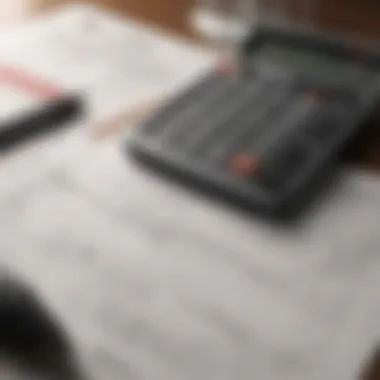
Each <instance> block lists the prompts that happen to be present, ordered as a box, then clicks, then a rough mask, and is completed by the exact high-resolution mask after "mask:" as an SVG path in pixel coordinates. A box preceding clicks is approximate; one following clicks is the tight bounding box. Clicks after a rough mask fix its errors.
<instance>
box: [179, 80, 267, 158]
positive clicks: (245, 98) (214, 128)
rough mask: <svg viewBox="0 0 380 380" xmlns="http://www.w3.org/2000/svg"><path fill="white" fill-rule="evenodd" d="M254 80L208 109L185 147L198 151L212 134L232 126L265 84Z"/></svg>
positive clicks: (214, 134)
mask: <svg viewBox="0 0 380 380" xmlns="http://www.w3.org/2000/svg"><path fill="white" fill-rule="evenodd" d="M255 82H256V83H252V84H250V85H247V86H245V87H242V88H241V90H240V89H239V90H238V91H237V92H236V94H235V96H231V98H230V97H229V99H228V102H226V101H225V102H222V103H220V105H218V108H217V109H215V110H212V109H210V112H212V113H211V114H210V115H205V117H204V123H202V124H201V125H200V128H198V129H196V130H195V131H193V132H192V134H191V135H190V136H189V137H188V139H187V141H186V147H187V148H188V149H189V150H197V151H198V152H200V151H201V150H202V148H204V146H207V142H208V141H209V140H210V139H211V138H212V137H213V136H217V135H218V134H220V133H223V130H224V128H225V127H226V126H227V127H229V128H233V127H234V124H236V121H235V120H234V119H235V118H238V117H239V114H240V113H242V112H244V110H245V108H247V107H249V106H251V104H252V103H253V102H255V101H256V100H257V98H258V97H259V96H260V94H261V93H262V91H263V89H264V88H265V86H266V84H265V82H264V81H263V80H260V79H259V80H257V81H255ZM217 138H218V137H216V139H217Z"/></svg>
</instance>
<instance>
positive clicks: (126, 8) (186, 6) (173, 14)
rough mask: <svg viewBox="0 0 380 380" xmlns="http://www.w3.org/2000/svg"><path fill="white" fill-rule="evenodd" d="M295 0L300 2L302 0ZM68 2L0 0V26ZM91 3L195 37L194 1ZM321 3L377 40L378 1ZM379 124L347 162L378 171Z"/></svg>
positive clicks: (327, 17)
mask: <svg viewBox="0 0 380 380" xmlns="http://www.w3.org/2000/svg"><path fill="white" fill-rule="evenodd" d="M295 1H298V2H300V1H302V0H295ZM363 1H364V0H363ZM68 2H69V1H63V0H24V1H22V0H20V1H14V0H2V1H1V3H0V22H1V23H2V25H15V24H17V23H22V22H23V21H24V20H26V19H28V18H30V17H33V16H35V15H37V14H41V13H44V12H47V11H49V10H51V9H53V8H54V6H57V5H59V4H60V3H68ZM71 2H72V1H71ZM92 2H93V3H96V4H101V5H103V6H106V7H108V8H110V9H112V10H116V11H118V12H120V13H125V14H128V16H132V17H138V18H140V19H141V20H143V21H144V20H145V21H148V22H150V23H153V24H156V25H160V26H163V27H165V28H167V29H169V30H171V31H173V32H175V33H177V34H180V35H183V36H184V37H186V38H191V39H194V38H196V36H195V34H194V32H193V31H192V30H191V28H190V26H189V22H188V11H189V10H190V8H191V6H192V3H193V2H192V1H191V0H161V1H160V2H153V1H149V0H93V1H92ZM324 3H326V6H324V7H323V9H321V11H320V13H319V16H318V20H319V22H321V23H323V24H324V25H326V26H330V27H332V26H336V25H339V26H340V27H342V28H343V29H345V30H350V31H354V32H356V33H361V34H364V35H368V36H371V37H379V40H380V23H379V22H378V15H379V14H380V13H379V12H380V3H378V2H377V1H375V0H367V1H366V5H365V6H362V7H360V6H359V4H361V3H363V2H360V1H355V0H347V1H340V0H335V1H330V2H329V1H328V0H325V1H324ZM343 8H344V11H343ZM378 126H379V125H378V123H372V125H370V126H369V127H368V129H367V130H366V131H365V133H364V134H363V137H362V139H361V141H360V142H356V143H355V145H354V146H353V147H352V148H351V149H350V150H349V151H348V154H347V161H348V162H350V163H354V164H355V165H357V164H358V165H361V166H364V167H366V168H369V169H371V170H373V171H375V172H377V171H378V172H380V132H379V131H378V128H377V127H378ZM374 363H375V364H373V365H371V366H370V367H371V370H370V371H369V373H368V374H367V375H365V379H368V380H376V379H378V380H380V368H379V367H380V365H379V363H380V359H379V358H377V359H376V360H374ZM372 367H373V368H372ZM339 380H340V379H339Z"/></svg>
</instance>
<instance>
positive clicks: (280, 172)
mask: <svg viewBox="0 0 380 380" xmlns="http://www.w3.org/2000/svg"><path fill="white" fill-rule="evenodd" d="M308 159H309V151H308V149H307V147H306V146H304V145H302V144H296V143H295V144H288V145H287V146H285V147H280V148H279V149H278V150H275V151H274V152H273V153H272V155H270V156H269V157H268V158H267V159H263V160H262V162H261V166H260V175H259V177H260V182H261V183H262V184H263V185H264V186H265V187H267V188H269V189H271V190H281V189H283V188H284V187H285V186H286V184H287V183H288V182H289V181H293V179H294V178H295V177H296V176H297V175H298V174H300V173H301V171H302V169H303V168H304V167H305V165H306V164H307V161H308Z"/></svg>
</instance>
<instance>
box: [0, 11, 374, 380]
mask: <svg viewBox="0 0 380 380" xmlns="http://www.w3.org/2000/svg"><path fill="white" fill-rule="evenodd" d="M77 9H80V12H78V13H77ZM82 9H83V8H74V10H73V11H71V10H70V9H69V11H68V13H63V14H62V15H61V16H60V18H59V20H61V21H62V20H63V21H64V22H63V21H62V22H63V23H68V25H75V23H74V21H73V19H75V20H77V18H81V17H83V13H82V12H83V11H82ZM92 12H93V10H91V12H90V13H91V15H93V13H92ZM96 15H97V16H96V17H100V14H99V13H96ZM71 17H73V19H72V18H71ZM91 17H92V16H91ZM101 18H102V17H101ZM106 18H107V20H108V16H107V17H106ZM61 21H60V22H61ZM60 22H59V25H61V24H60ZM53 24H54V23H53ZM111 24H112V22H111ZM116 24H117V25H119V24H118V22H116V21H115V25H116ZM124 28H125V30H127V29H128V33H126V35H127V34H128V36H133V38H135V39H136V40H138V41H139V42H138V44H139V45H141V46H143V45H144V44H145V45H146V46H149V52H151V49H153V51H155V52H156V53H155V57H159V58H158V60H159V59H161V58H160V57H161V56H162V55H164V56H165V57H167V58H168V61H165V62H161V64H162V65H163V66H165V65H167V66H165V67H164V68H163V70H164V71H165V70H167V67H168V68H170V69H169V70H168V71H169V72H170V70H171V69H173V76H171V75H168V77H167V78H166V79H165V80H163V81H162V83H161V82H160V80H157V82H155V79H154V77H155V74H156V73H157V72H158V71H157V72H156V71H154V72H153V73H152V72H151V71H150V65H148V66H145V64H146V61H144V62H141V67H144V70H143V71H144V72H146V77H145V82H144V83H143V79H144V75H142V73H140V76H139V80H136V82H133V80H132V79H133V78H132V79H130V78H129V79H128V81H130V82H131V83H133V85H132V86H129V87H128V86H127V87H122V86H120V89H118V91H115V93H113V94H112V96H111V95H110V93H109V91H111V89H113V88H114V86H113V85H111V83H114V82H112V81H111V80H110V77H109V75H110V73H107V64H106V63H104V62H103V61H102V60H103V59H104V57H102V59H101V60H100V61H99V62H98V66H96V67H97V70H98V69H99V72H102V75H99V76H98V74H97V73H98V71H97V70H95V69H94V71H91V70H90V73H89V75H88V76H87V77H85V78H84V80H83V82H80V81H81V78H80V77H81V75H79V74H78V73H79V72H80V69H78V68H77V64H76V63H75V64H74V63H73V64H72V67H71V69H70V70H69V71H68V72H67V73H66V74H67V77H66V74H65V76H64V81H63V82H65V83H66V84H67V85H68V87H70V86H72V87H73V88H74V87H75V86H76V85H78V83H79V82H80V83H79V84H80V86H82V85H83V86H84V85H87V86H90V87H91V88H92V89H93V90H94V93H96V94H97V95H96V96H94V98H92V99H93V100H94V99H98V100H97V101H98V102H99V103H96V102H95V100H94V103H93V104H98V106H99V107H100V108H99V110H98V113H97V114H96V115H101V114H104V113H106V112H107V111H109V110H110V109H112V107H114V106H115V105H114V102H115V103H116V104H119V105H120V104H121V103H123V102H124V101H125V102H126V103H128V102H129V101H130V99H132V97H133V95H135V94H136V93H140V92H139V91H140V90H139V89H142V90H141V94H142V93H143V92H144V91H145V90H146V91H147V92H148V88H149V89H150V86H151V85H152V83H155V85H154V86H152V87H155V88H157V89H161V86H162V88H164V87H165V88H166V91H167V90H168V89H170V88H171V85H172V84H173V83H174V82H176V81H177V79H178V78H179V77H182V76H183V77H186V76H187V75H188V74H189V72H187V69H186V68H183V69H184V70H183V71H182V69H181V67H182V66H181V63H180V62H182V59H183V58H184V57H189V56H190V55H191V54H194V57H195V56H197V54H198V53H196V52H194V51H192V50H191V49H190V50H189V51H188V52H186V51H187V49H188V48H184V47H180V46H177V44H176V43H174V42H173V43H172V42H168V41H167V40H165V39H163V38H162V37H160V35H158V34H154V35H152V33H151V32H149V31H145V30H141V27H137V26H136V25H135V24H128V25H125V26H124ZM53 29H54V28H53ZM64 29H65V32H70V27H66V28H64ZM54 30H55V29H54ZM38 35H39V36H40V37H41V36H43V37H45V38H47V39H48V40H49V41H50V38H52V36H50V35H49V36H46V35H45V34H44V33H42V34H38ZM116 35H117V36H119V34H118V33H116ZM107 36H110V35H108V34H107ZM54 38H55V37H54ZM65 38H66V37H65ZM131 38H132V37H131ZM111 40H112V38H111ZM116 40H117V41H118V38H116ZM130 41H131V40H130ZM87 42H88V40H87V39H86V38H84V43H85V44H86V43H87ZM78 43H80V44H81V43H82V42H80V41H79V42H78ZM118 43H119V42H117V44H118ZM15 46H16V45H14V46H12V47H9V49H10V51H15V52H16V51H17V52H19V50H17V49H16V48H15ZM81 46H82V45H81ZM126 46H127V45H126ZM141 46H140V47H141ZM92 48H93V47H92V45H91V44H90V45H89V49H90V50H91V49H92ZM166 49H168V50H166ZM116 50H117V49H116ZM140 50H144V49H143V48H142V49H140ZM69 51H70V59H73V62H74V58H73V56H71V53H72V52H73V51H72V50H71V45H70V47H69ZM133 51H134V52H135V51H136V50H133ZM167 51H171V52H174V51H175V52H176V53H173V54H172V55H170V54H168V55H167V54H166V53H165V54H163V52H167ZM149 52H148V51H147V52H146V54H150V53H149ZM4 54H5V53H4ZM41 54H42V53H41ZM89 54H90V53H89ZM91 54H92V53H91ZM91 54H90V55H91ZM95 55H96V54H95ZM5 56H6V57H7V59H9V60H10V61H12V62H14V63H16V62H17V64H20V65H22V62H23V61H22V59H21V58H20V57H22V54H21V53H20V55H19V54H18V53H17V54H16V53H15V54H14V55H13V53H12V54H8V55H6V54H5ZM36 56H38V54H37V55H36ZM86 57H87V56H86ZM140 57H141V56H140ZM169 57H170V58H169ZM119 58H120V57H119ZM119 58H117V59H116V58H115V60H114V61H113V62H114V63H117V65H119V64H120V66H117V65H116V66H117V67H119V68H120V67H123V66H122V64H121V63H120V61H119ZM70 59H69V61H70ZM155 59H157V58H153V57H152V63H154V62H156V61H155ZM133 60H135V61H134V65H135V66H133V65H132V67H134V68H135V69H136V70H137V67H140V65H139V63H138V59H137V57H136V56H135V57H133V58H131V62H132V61H133ZM37 61H38V60H36V62H37ZM40 62H42V60H41V61H40ZM44 62H45V64H46V66H44V72H48V71H49V70H48V69H49V68H50V69H51V73H52V74H51V75H52V77H53V76H54V75H53V68H54V67H53V66H54V65H51V67H50V66H49V64H48V63H46V62H47V61H44ZM70 62H71V61H70ZM196 62H198V64H196ZM193 63H194V68H193V69H194V70H195V71H197V70H199V69H201V67H202V66H203V65H206V64H208V63H209V60H208V58H207V57H203V58H202V57H199V60H198V61H196V60H194V61H193ZM123 64H124V63H123ZM66 65H67V66H68V67H70V64H69V63H66V64H65V66H66ZM153 66H154V67H156V65H153ZM41 67H42V66H41ZM102 67H103V69H104V71H102V70H101V68H102ZM39 68H40V66H39V64H36V66H35V69H36V70H38V69H39ZM174 68H177V69H178V70H179V71H178V72H176V71H175V70H174ZM77 69H78V71H76V70H77ZM193 69H191V70H190V71H192V70H193ZM61 70H63V67H61ZM58 71H59V70H58V69H57V72H58ZM148 71H149V73H150V74H149V75H148ZM132 72H133V75H135V74H136V75H137V71H132ZM115 73H116V72H115ZM160 73H161V71H160ZM121 74H123V75H124V70H119V71H117V75H121ZM71 75H72V76H71ZM123 75H121V76H123ZM150 75H152V80H150V78H151V77H150ZM125 76H126V77H127V76H128V75H127V71H125ZM73 78H74V79H73ZM99 78H100V79H99ZM107 78H108V79H107ZM168 78H169V79H168ZM108 80H109V81H108ZM113 80H115V81H116V74H115V77H114V78H113ZM122 80H123V79H122V78H121V77H120V82H122ZM85 82H86V83H87V84H86V83H85ZM140 82H141V83H140ZM147 82H149V83H147ZM164 82H165V83H164ZM80 86H79V87H80ZM90 87H88V88H90ZM97 91H98V92H97ZM111 92H112V91H111ZM89 93H90V95H91V94H92V91H90V90H89ZM107 94H108V95H109V96H106V95H107ZM99 99H103V102H100V100H99ZM107 99H108V101H107ZM118 102H120V103H118ZM124 149H125V148H124V147H123V146H122V141H120V140H119V139H113V140H110V141H109V142H108V143H104V142H103V143H99V142H93V141H91V140H90V139H89V134H88V133H86V128H85V127H84V126H83V125H78V126H77V127H76V128H75V129H73V130H72V131H70V132H68V133H62V134H61V135H56V136H55V137H53V138H52V137H50V138H45V139H43V140H41V141H39V142H38V143H35V144H31V145H30V146H28V147H27V148H26V149H25V148H24V149H23V150H20V151H15V152H13V153H12V154H10V155H9V156H7V157H4V158H3V162H2V165H1V166H0V176H1V177H2V178H3V179H4V181H3V182H2V184H1V186H0V230H1V231H2V232H1V239H0V252H1V259H2V260H3V262H4V263H6V264H7V265H9V266H11V267H12V268H14V269H15V270H16V271H17V272H19V273H21V274H23V275H24V276H25V278H27V279H29V280H30V281H31V282H32V283H33V284H35V285H36V287H37V288H38V289H39V291H40V292H41V294H43V295H44V296H45V297H46V299H47V300H48V301H49V302H50V304H51V305H52V306H53V307H54V308H55V310H56V311H57V312H58V313H59V315H60V317H61V318H62V320H63V321H64V322H65V323H66V324H67V326H68V327H69V328H70V331H71V333H72V335H73V337H74V340H75V343H76V344H77V347H78V349H79V352H80V353H81V356H82V358H83V361H84V363H85V366H86V368H87V369H88V371H89V372H91V373H92V374H93V376H94V378H95V379H105V380H106V379H107V380H117V379H125V378H128V379H152V380H153V379H154V380H157V379H163V380H164V379H165V380H177V379H181V380H187V379H189V380H194V379H197V380H214V379H215V380H231V379H237V380H252V379H257V380H287V379H292V380H317V379H318V380H320V379H324V380H337V379H339V380H340V379H344V380H350V379H356V378H357V376H358V373H359V371H360V370H361V369H362V368H363V364H364V362H365V360H366V359H368V358H369V356H368V355H369V354H370V350H371V349H372V348H373V347H374V344H375V343H377V341H378V334H379V330H378V327H379V323H378V315H379V314H378V312H379V297H378V294H377V293H378V289H379V278H380V275H379V274H380V265H379V264H380V256H379V255H378V252H377V249H378V247H379V246H380V237H379V233H378V228H379V225H380V212H379V209H380V181H379V180H378V179H376V178H372V177H371V176H369V175H368V174H363V173H360V172H347V173H344V175H342V178H341V181H340V182H339V183H338V184H337V185H336V187H335V188H334V189H332V190H331V196H330V197H327V198H326V199H323V201H322V203H321V204H320V206H319V207H318V209H317V210H316V212H315V213H313V214H312V215H311V216H310V217H309V218H308V219H307V220H305V221H304V223H303V225H302V226H299V227H294V228H293V229H278V228H273V227H271V226H269V225H267V224H265V223H262V222H261V221H259V220H255V219H250V218H245V217H243V216H241V215H239V214H238V213H235V212H233V211H230V210H228V209H227V208H224V207H218V206H216V205H214V204H213V203H212V202H211V201H210V200H207V199H200V198H198V197H196V196H194V195H192V194H189V193H188V192H186V191H184V190H182V189H179V188H177V187H176V186H174V185H172V184H170V183H167V182H166V181H164V180H161V179H159V178H157V177H155V176H151V175H149V174H147V173H144V172H143V171H141V170H140V169H139V168H138V167H137V166H136V165H134V164H133V162H131V160H130V159H129V158H127V156H126V155H125V154H124ZM5 179H6V180H5Z"/></svg>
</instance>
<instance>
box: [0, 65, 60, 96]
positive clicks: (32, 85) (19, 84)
mask: <svg viewBox="0 0 380 380" xmlns="http://www.w3.org/2000/svg"><path fill="white" fill-rule="evenodd" d="M0 84H3V85H7V86H10V87H14V88H16V89H18V90H21V91H23V92H26V93H28V94H30V95H31V96H33V97H38V98H41V99H44V100H51V99H55V98H57V97H59V96H60V93H61V91H60V90H59V89H58V88H57V87H56V86H54V85H53V84H51V83H49V82H47V81H45V80H42V79H39V78H37V77H34V76H33V75H31V74H28V73H26V72H24V71H21V70H19V69H16V68H13V67H9V66H0Z"/></svg>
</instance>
